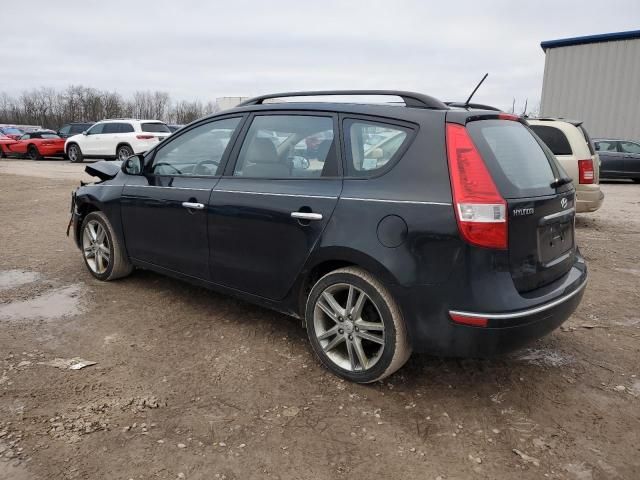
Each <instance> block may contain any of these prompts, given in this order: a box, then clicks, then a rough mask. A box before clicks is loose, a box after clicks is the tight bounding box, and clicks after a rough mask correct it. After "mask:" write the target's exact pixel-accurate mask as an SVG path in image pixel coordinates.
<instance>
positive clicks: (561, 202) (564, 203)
mask: <svg viewBox="0 0 640 480" xmlns="http://www.w3.org/2000/svg"><path fill="white" fill-rule="evenodd" d="M567 203H569V202H567V197H564V198H563V199H562V200H560V205H561V206H562V208H567Z"/></svg>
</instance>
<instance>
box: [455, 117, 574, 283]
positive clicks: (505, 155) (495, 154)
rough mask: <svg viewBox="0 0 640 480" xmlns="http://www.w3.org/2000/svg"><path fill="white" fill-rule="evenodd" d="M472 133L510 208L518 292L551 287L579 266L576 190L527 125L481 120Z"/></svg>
mask: <svg viewBox="0 0 640 480" xmlns="http://www.w3.org/2000/svg"><path fill="white" fill-rule="evenodd" d="M467 129H468V130H469V133H470V134H471V137H472V138H473V141H474V143H475V144H476V146H477V148H478V149H479V150H480V152H481V154H482V157H483V159H484V161H485V163H486V164H487V167H488V168H489V170H490V171H491V175H492V177H493V179H494V181H495V182H496V185H497V187H498V189H499V190H500V193H501V194H502V196H503V197H504V199H505V200H506V202H507V210H508V226H509V231H508V237H509V240H508V249H509V266H510V270H511V276H512V278H513V280H514V284H515V286H516V288H517V289H518V291H520V292H526V291H530V290H534V289H536V288H539V287H541V286H543V285H546V284H548V283H550V282H552V281H554V280H556V279H558V278H560V277H561V276H562V275H564V274H565V273H566V272H568V271H569V269H570V268H571V265H572V264H573V262H574V254H575V239H574V217H575V190H574V188H573V186H572V185H571V183H568V184H565V185H562V186H559V187H557V188H555V187H553V186H552V183H553V182H554V181H555V180H556V179H558V178H563V177H566V176H567V174H566V172H564V170H563V169H562V167H561V166H560V164H559V163H557V160H556V159H555V158H554V156H553V154H552V153H551V151H550V150H549V149H548V147H546V145H545V144H544V143H542V142H540V141H539V140H538V139H537V138H536V137H535V136H534V135H532V133H531V131H530V130H529V129H528V128H527V127H526V126H524V125H523V124H521V123H519V122H515V121H507V120H480V121H472V122H469V123H468V124H467Z"/></svg>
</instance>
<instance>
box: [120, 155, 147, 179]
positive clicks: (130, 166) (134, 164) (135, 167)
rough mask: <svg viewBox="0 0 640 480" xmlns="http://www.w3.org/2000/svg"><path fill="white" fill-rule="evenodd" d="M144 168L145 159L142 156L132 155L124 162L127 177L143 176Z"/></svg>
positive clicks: (123, 168) (123, 167) (123, 169)
mask: <svg viewBox="0 0 640 480" xmlns="http://www.w3.org/2000/svg"><path fill="white" fill-rule="evenodd" d="M143 167H144V157H143V156H142V155H132V156H130V157H129V158H127V159H126V160H125V161H124V162H122V171H123V172H124V173H126V174H127V175H142V169H143Z"/></svg>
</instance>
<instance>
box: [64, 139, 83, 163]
mask: <svg viewBox="0 0 640 480" xmlns="http://www.w3.org/2000/svg"><path fill="white" fill-rule="evenodd" d="M67 156H68V157H69V160H70V161H71V162H73V163H82V161H83V160H84V155H82V150H80V147H79V146H78V145H76V144H75V143H72V144H71V145H69V148H68V149H67Z"/></svg>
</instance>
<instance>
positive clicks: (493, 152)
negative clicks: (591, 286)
mask: <svg viewBox="0 0 640 480" xmlns="http://www.w3.org/2000/svg"><path fill="white" fill-rule="evenodd" d="M332 94H334V95H351V96H354V95H381V94H386V95H396V96H399V97H401V98H402V99H403V100H404V102H405V105H406V106H405V107H403V108H401V107H398V106H395V105H393V106H392V105H380V104H370V105H367V104H345V103H332V102H326V103H319V102H313V103H284V102H277V103H275V102H272V103H263V102H264V101H265V100H269V99H272V98H281V97H287V96H295V97H301V96H312V95H318V96H327V95H332ZM371 127H378V128H379V129H380V130H381V131H384V132H385V133H387V134H388V135H387V137H389V138H391V137H392V134H393V136H394V137H393V138H401V141H398V142H397V143H396V144H395V146H394V148H389V149H387V150H386V151H385V150H384V149H382V148H378V149H374V150H375V151H376V154H375V155H374V157H375V162H374V161H368V158H367V152H368V151H369V150H367V147H365V145H366V140H367V137H366V135H367V132H368V131H369V130H370V129H371ZM327 132H330V133H331V135H328V134H327ZM319 134H321V135H322V137H323V138H331V139H332V140H331V145H330V146H329V148H327V149H326V150H325V152H324V154H323V155H320V156H319V157H320V158H317V159H316V160H314V161H317V162H318V163H319V164H320V165H319V168H315V167H312V166H311V165H309V163H307V164H306V165H305V164H304V163H302V162H298V163H297V164H296V162H291V161H290V155H291V152H292V151H293V150H295V148H294V147H295V146H300V145H305V144H306V142H305V140H306V139H307V138H309V137H312V136H314V135H319ZM221 137H224V139H223V141H222V142H220V143H217V145H218V148H217V149H214V150H212V149H211V148H210V145H211V143H210V141H209V138H215V139H217V140H221ZM276 137H277V138H283V140H282V142H280V143H279V144H278V145H276V144H275V143H274V141H272V138H276ZM380 152H382V153H383V154H382V155H381V154H380ZM86 170H87V172H88V173H90V174H92V175H94V176H96V177H97V178H98V181H97V182H96V183H94V184H89V185H85V186H81V187H80V188H78V189H77V190H76V191H75V193H74V194H73V196H72V205H71V207H72V208H71V211H72V215H71V219H70V223H69V227H70V232H71V235H72V237H73V238H74V240H75V241H76V243H77V245H78V247H79V248H80V250H81V252H82V255H83V259H84V262H85V264H86V267H87V268H88V270H89V272H90V273H91V275H93V276H94V277H95V278H97V279H99V280H105V281H106V280H114V279H117V278H120V277H125V276H127V275H129V274H130V273H131V272H132V271H133V269H134V268H135V267H140V268H145V269H150V270H154V271H156V272H160V273H163V274H166V275H170V276H174V277H177V278H181V279H184V280H186V281H189V282H192V283H195V284H197V285H202V286H205V287H207V288H210V289H213V290H217V291H221V292H226V293H229V294H231V295H235V296H239V297H241V298H244V299H246V300H248V301H251V302H255V303H257V304H260V305H263V306H266V307H270V308H273V309H276V310H278V311H281V312H284V313H286V314H289V315H293V316H296V317H299V318H301V319H302V322H303V325H305V326H306V330H307V333H308V336H309V340H310V343H311V346H312V348H313V350H314V351H315V353H316V354H317V356H318V358H319V359H320V361H321V362H322V363H323V364H324V365H325V366H326V367H327V368H328V369H329V370H331V371H332V372H334V373H335V374H337V375H339V376H342V377H344V378H346V379H349V380H352V381H354V382H361V383H365V382H373V381H376V380H379V379H381V378H384V377H386V376H387V375H389V374H391V373H393V372H394V371H395V370H397V369H398V368H400V367H401V366H402V365H403V364H404V363H405V361H406V360H407V358H408V357H409V355H410V354H411V352H412V351H421V352H429V353H431V354H436V355H455V356H485V355H493V354H496V353H500V352H505V351H509V350H512V349H515V348H518V347H521V346H523V345H526V344H527V343H529V342H531V341H532V340H533V339H536V338H538V337H541V336H543V335H546V334H547V333H549V332H551V331H552V330H554V329H555V328H557V327H558V326H559V325H560V324H561V323H562V322H564V321H565V319H567V317H569V315H571V313H572V312H573V311H574V310H575V309H576V307H577V306H578V304H579V302H580V299H581V298H582V295H583V292H584V287H585V285H586V279H587V268H586V265H585V261H584V259H583V258H582V256H581V255H580V252H579V250H578V247H577V245H576V240H575V234H574V217H575V188H574V186H573V185H572V183H571V179H570V178H568V177H566V174H565V173H564V171H563V170H562V168H561V166H560V165H559V163H558V162H557V160H556V158H555V157H554V156H553V154H551V152H550V151H549V150H548V149H547V148H546V147H545V146H544V144H543V143H542V141H541V140H540V139H539V138H538V137H537V136H535V135H534V134H533V133H532V131H531V130H530V129H529V127H528V126H527V124H526V122H525V121H524V120H522V119H521V118H519V117H517V116H515V115H509V114H504V113H501V112H497V111H488V110H487V111H484V110H475V109H471V108H451V107H449V106H447V105H445V104H444V103H442V102H441V101H439V100H436V99H435V98H433V97H430V96H427V95H423V94H419V93H411V92H394V91H382V92H381V91H366V90H365V91H348V92H345V91H337V92H296V93H290V94H274V95H264V96H262V97H257V98H254V99H251V100H248V101H246V102H244V103H243V104H241V105H240V106H238V107H237V108H234V109H231V110H227V111H224V112H220V113H218V114H215V115H211V116H208V117H206V118H203V119H201V120H199V121H197V122H194V123H192V124H190V125H189V126H187V127H185V128H184V129H182V130H180V131H179V132H177V133H175V134H174V135H172V136H171V137H169V138H168V139H167V140H166V141H164V142H162V143H160V144H159V145H156V146H155V147H154V148H152V149H150V150H149V151H148V152H146V153H145V154H144V155H135V156H132V157H130V158H129V159H127V160H126V161H124V162H123V163H122V164H120V166H119V164H118V163H114V162H98V163H97V164H93V165H90V166H88V167H87V168H86ZM310 171H311V172H312V173H309V172H310Z"/></svg>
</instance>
